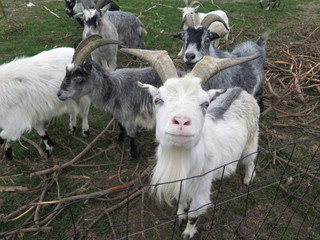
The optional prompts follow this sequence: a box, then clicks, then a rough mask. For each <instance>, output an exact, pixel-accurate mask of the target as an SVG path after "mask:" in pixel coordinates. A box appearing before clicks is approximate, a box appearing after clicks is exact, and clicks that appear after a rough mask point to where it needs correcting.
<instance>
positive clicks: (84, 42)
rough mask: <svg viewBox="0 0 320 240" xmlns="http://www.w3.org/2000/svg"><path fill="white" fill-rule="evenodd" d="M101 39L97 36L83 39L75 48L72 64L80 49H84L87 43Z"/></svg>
mask: <svg viewBox="0 0 320 240" xmlns="http://www.w3.org/2000/svg"><path fill="white" fill-rule="evenodd" d="M101 38H102V37H101V36H100V35H98V34H94V35H91V36H89V37H87V38H85V39H83V40H82V41H81V42H80V43H79V45H78V46H77V48H76V50H75V51H74V54H73V58H72V62H73V60H74V59H75V58H76V57H77V55H78V53H79V52H80V51H81V49H82V48H84V47H85V46H86V45H87V44H88V43H89V42H92V41H94V40H97V39H101Z"/></svg>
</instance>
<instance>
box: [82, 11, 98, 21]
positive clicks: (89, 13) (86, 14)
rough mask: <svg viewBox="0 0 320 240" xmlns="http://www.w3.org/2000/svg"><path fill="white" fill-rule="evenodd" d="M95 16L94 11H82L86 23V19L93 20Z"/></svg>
mask: <svg viewBox="0 0 320 240" xmlns="http://www.w3.org/2000/svg"><path fill="white" fill-rule="evenodd" d="M96 14H97V10H95V9H89V10H88V9H85V10H83V15H84V17H85V20H86V21H88V19H90V18H93V17H94V16H95V15H96Z"/></svg>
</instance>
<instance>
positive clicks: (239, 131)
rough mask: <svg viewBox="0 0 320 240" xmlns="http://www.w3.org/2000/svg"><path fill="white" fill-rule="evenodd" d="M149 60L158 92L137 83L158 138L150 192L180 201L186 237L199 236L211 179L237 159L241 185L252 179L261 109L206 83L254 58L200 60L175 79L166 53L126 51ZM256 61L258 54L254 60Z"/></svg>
mask: <svg viewBox="0 0 320 240" xmlns="http://www.w3.org/2000/svg"><path fill="white" fill-rule="evenodd" d="M123 51H125V52H127V53H131V54H133V55H135V56H137V57H139V58H142V59H145V60H147V61H148V62H149V63H150V64H151V65H152V66H153V67H154V68H155V69H156V71H157V72H158V74H159V75H160V77H161V79H162V81H164V84H163V86H162V87H160V88H157V87H156V86H152V85H150V84H144V83H140V82H139V83H138V84H139V86H140V87H142V88H144V89H146V90H147V91H148V92H149V93H150V95H151V96H152V97H153V101H154V104H155V107H156V139H157V141H158V143H159V145H158V148H157V153H156V165H155V167H154V169H153V172H152V176H151V184H152V185H153V187H152V190H153V192H155V193H156V195H157V197H158V199H159V200H160V201H161V200H162V199H164V200H165V201H166V202H167V203H168V204H169V205H171V204H172V203H173V202H174V201H176V202H178V204H179V207H178V212H177V214H178V216H179V219H180V220H184V219H186V218H188V223H187V226H186V228H185V230H184V232H183V237H184V239H189V238H190V239H191V238H193V237H194V236H195V234H196V233H197V222H198V217H199V216H200V215H201V214H203V213H205V212H206V209H207V208H208V207H209V205H210V204H211V201H210V193H211V183H212V181H213V180H219V179H221V178H222V177H227V176H230V175H231V174H233V173H234V172H235V170H236V168H237V164H238V162H239V161H237V160H241V161H240V162H241V163H243V164H244V165H245V169H246V171H245V177H244V180H243V182H244V184H245V185H248V184H250V183H251V182H252V180H253V178H254V177H255V163H254V162H255V158H256V156H257V148H258V135H259V125H258V122H259V107H258V105H257V102H256V100H255V99H254V97H253V96H252V95H251V94H248V93H247V92H246V91H244V90H243V89H241V88H229V89H228V90H226V89H223V90H221V89H220V90H217V89H210V90H208V91H205V90H203V89H202V87H201V84H204V82H205V81H207V80H208V79H209V78H210V77H212V75H214V74H216V73H217V72H219V71H221V70H222V69H224V68H227V67H230V66H234V65H235V64H239V63H243V62H244V61H248V60H252V59H253V57H243V58H227V59H215V58H211V57H208V56H206V57H204V58H203V60H201V61H200V62H198V63H197V64H196V66H195V67H194V69H193V70H192V72H190V73H188V74H187V75H185V76H184V77H182V78H179V77H178V74H177V72H176V69H175V67H174V65H173V62H172V60H171V59H170V57H169V56H168V55H167V53H166V52H165V51H146V50H140V49H124V50H123ZM255 57H256V56H255Z"/></svg>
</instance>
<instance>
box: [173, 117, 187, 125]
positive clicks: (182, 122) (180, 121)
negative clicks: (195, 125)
mask: <svg viewBox="0 0 320 240" xmlns="http://www.w3.org/2000/svg"><path fill="white" fill-rule="evenodd" d="M172 123H173V124H176V125H179V126H181V127H182V126H190V125H191V119H190V118H188V117H174V118H172Z"/></svg>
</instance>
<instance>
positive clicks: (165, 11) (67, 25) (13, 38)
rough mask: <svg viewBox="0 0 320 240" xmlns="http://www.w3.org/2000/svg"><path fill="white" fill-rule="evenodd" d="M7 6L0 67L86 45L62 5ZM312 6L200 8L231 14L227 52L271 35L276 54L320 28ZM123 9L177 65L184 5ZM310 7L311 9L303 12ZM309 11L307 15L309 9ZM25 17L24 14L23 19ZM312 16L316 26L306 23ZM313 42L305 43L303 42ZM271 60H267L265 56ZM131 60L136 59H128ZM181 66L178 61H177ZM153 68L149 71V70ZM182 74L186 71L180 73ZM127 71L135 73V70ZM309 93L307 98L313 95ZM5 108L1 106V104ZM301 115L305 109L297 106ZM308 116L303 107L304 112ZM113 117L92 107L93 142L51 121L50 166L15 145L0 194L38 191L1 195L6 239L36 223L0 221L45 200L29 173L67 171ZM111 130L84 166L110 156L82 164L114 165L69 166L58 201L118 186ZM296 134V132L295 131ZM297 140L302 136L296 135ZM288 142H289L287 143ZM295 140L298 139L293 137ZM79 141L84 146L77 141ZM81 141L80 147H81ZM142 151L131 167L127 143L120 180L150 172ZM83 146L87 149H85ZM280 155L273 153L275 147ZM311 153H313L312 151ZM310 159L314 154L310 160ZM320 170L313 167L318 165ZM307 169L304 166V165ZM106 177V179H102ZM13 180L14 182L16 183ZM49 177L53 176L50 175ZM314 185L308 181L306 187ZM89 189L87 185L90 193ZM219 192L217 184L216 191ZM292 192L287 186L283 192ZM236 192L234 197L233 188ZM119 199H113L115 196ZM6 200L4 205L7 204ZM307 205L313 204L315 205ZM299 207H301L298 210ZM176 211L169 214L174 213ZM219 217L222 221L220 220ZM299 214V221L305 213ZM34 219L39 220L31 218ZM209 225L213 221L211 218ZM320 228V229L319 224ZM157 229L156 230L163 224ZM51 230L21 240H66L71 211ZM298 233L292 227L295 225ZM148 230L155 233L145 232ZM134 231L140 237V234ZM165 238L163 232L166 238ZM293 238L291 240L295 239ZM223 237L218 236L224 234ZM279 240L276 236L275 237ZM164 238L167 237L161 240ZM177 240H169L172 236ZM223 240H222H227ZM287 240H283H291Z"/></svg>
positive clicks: (149, 139)
mask: <svg viewBox="0 0 320 240" xmlns="http://www.w3.org/2000/svg"><path fill="white" fill-rule="evenodd" d="M2 3H3V5H4V7H5V9H6V13H7V15H8V16H9V18H8V19H5V18H4V17H3V16H2V15H0V64H3V63H5V62H9V61H11V60H12V59H14V58H15V57H19V56H32V55H35V54H37V53H39V52H41V51H43V50H48V49H52V48H54V47H62V46H67V47H73V44H74V43H75V42H76V41H78V40H80V39H81V36H82V28H81V27H80V26H79V25H78V23H76V22H75V21H74V20H72V19H69V18H68V17H67V15H66V14H65V5H64V2H63V1H49V0H47V1H39V0H38V1H36V2H35V3H36V6H35V7H31V8H27V7H25V1H22V0H20V1H18V0H2ZM312 3H313V4H314V5H317V4H318V3H317V1H316V0H299V1H298V0H287V1H282V5H281V7H280V8H279V9H273V10H270V11H265V10H263V9H261V8H260V6H259V3H258V1H256V0H255V1H253V0H251V1H245V0H244V1H226V0H216V1H214V4H213V5H212V4H211V3H210V1H203V6H204V8H202V7H201V8H200V9H199V10H200V11H203V12H208V11H212V10H217V9H222V10H224V11H226V13H227V14H228V16H229V20H230V26H232V27H231V29H232V30H231V37H230V40H232V38H233V40H234V41H233V42H227V43H223V44H222V46H221V47H222V48H223V49H229V50H231V49H232V48H233V47H234V45H235V44H237V43H239V42H241V41H245V40H256V39H257V38H258V36H259V35H260V34H262V33H263V32H265V31H271V36H270V39H269V40H268V44H267V50H270V51H272V50H273V48H277V47H278V46H280V45H281V44H282V43H289V42H291V41H302V40H303V39H301V36H300V35H299V34H298V33H297V32H295V31H294V30H295V28H294V27H295V26H301V24H302V23H303V22H305V21H310V22H316V21H318V22H319V20H320V16H319V14H318V15H316V14H314V13H316V11H317V9H318V11H319V8H312V7H310V6H312ZM119 5H120V6H121V7H122V9H123V10H124V11H130V12H132V13H134V14H135V15H136V16H139V18H140V19H141V20H142V22H143V23H144V24H145V26H146V28H147V31H148V34H147V35H146V36H145V41H146V48H147V49H158V50H162V49H165V50H167V51H168V52H169V54H170V56H171V57H175V56H176V55H177V54H178V52H179V51H180V49H181V42H179V41H177V40H175V39H174V38H173V35H174V34H175V33H177V32H179V31H181V29H179V27H180V25H181V12H180V11H179V10H178V9H177V8H178V7H183V6H184V3H183V1H178V0H175V1H173V0H162V1H161V0H160V1H158V0H157V1H156V0H148V1H138V0H132V1H129V0H121V1H119ZM301 5H305V7H301ZM306 6H309V7H306ZM44 7H47V8H48V9H50V10H51V11H53V12H54V13H56V14H57V15H58V16H59V18H57V17H56V16H54V15H53V14H51V13H50V12H49V11H47V10H46V9H45V8H44ZM19 13H21V14H19ZM310 14H312V16H313V17H312V18H310V17H308V15H310ZM305 37H307V36H305ZM267 57H268V58H269V56H267ZM129 60H131V59H129ZM129 60H128V57H126V56H124V55H123V54H122V53H119V58H118V67H124V66H125V65H126V64H127V63H128V62H129ZM174 60H175V61H176V62H178V64H180V63H181V61H180V62H179V60H178V59H176V58H175V59H174ZM143 65H147V64H145V63H144V64H143ZM182 66H183V65H182ZM128 67H131V65H129V66H128ZM308 93H309V92H308ZM316 94H317V92H315V91H311V90H310V95H312V96H317V95H316ZM0 107H1V103H0ZM299 107H301V106H299ZM301 109H303V106H302V107H301ZM277 116H278V115H277V113H276V112H274V111H272V112H270V113H269V114H268V115H266V116H265V117H264V118H263V119H261V126H262V127H261V132H262V134H261V137H260V143H259V145H260V147H261V148H267V147H268V140H270V139H269V137H270V132H272V131H275V130H274V129H273V128H272V125H273V124H275V123H277V122H278V121H279V119H278V118H277ZM110 119H111V116H110V115H109V114H106V113H102V112H100V111H98V110H97V109H95V108H94V107H91V109H90V113H89V124H90V127H91V135H90V137H89V138H87V139H85V138H83V137H82V136H81V131H80V128H81V123H80V119H79V120H78V128H77V131H76V133H75V137H76V138H75V137H73V136H70V135H69V134H67V130H68V122H69V117H68V116H64V117H60V118H58V119H55V120H53V121H52V122H51V123H50V128H49V135H50V137H51V138H52V140H53V141H54V142H55V143H56V145H55V149H54V152H53V155H52V157H50V158H48V160H45V159H41V158H40V157H39V154H38V151H37V150H36V149H35V148H34V147H33V146H31V145H30V144H28V143H26V142H24V141H23V140H21V143H19V142H15V143H14V144H13V150H14V153H15V159H16V160H17V161H9V160H7V159H4V160H2V162H1V160H0V163H1V164H2V165H1V168H0V177H3V178H0V186H28V187H30V188H34V189H35V190H33V191H32V190H30V191H29V192H28V193H19V192H0V232H4V231H8V230H10V229H13V228H15V227H17V226H19V225H20V224H22V223H23V222H24V221H26V220H27V218H28V217H29V216H30V215H28V214H26V215H25V216H24V217H21V218H20V219H19V220H17V221H13V222H9V223H2V222H1V217H2V214H3V216H6V215H7V214H9V213H11V212H13V211H14V210H16V209H17V208H19V207H20V206H23V205H25V204H27V203H28V202H29V201H31V200H32V199H34V198H36V197H37V196H39V195H40V194H41V190H42V188H39V187H38V188H37V186H38V185H39V184H43V182H44V180H45V176H41V177H33V178H30V173H31V172H34V171H37V170H42V169H46V168H49V167H52V166H53V165H54V164H62V163H64V162H67V161H69V160H71V159H72V158H73V157H74V156H76V155H77V154H79V153H80V152H81V151H82V150H83V149H84V148H85V147H86V146H87V144H89V143H90V142H91V141H92V140H93V139H94V138H95V137H96V136H97V134H98V133H99V132H101V131H102V130H103V129H104V128H105V126H106V125H107V123H108V122H109V121H110ZM111 129H113V130H112V131H110V132H109V134H106V136H103V137H102V138H101V139H100V140H99V141H98V142H97V143H96V144H95V145H94V147H93V148H92V149H91V150H89V151H88V152H87V154H86V155H85V156H84V157H83V158H82V160H83V159H86V158H87V157H90V156H92V155H94V154H97V153H99V152H100V151H103V150H105V149H107V148H108V147H110V146H113V148H112V149H111V150H110V151H108V152H106V153H104V154H100V155H98V156H96V157H94V158H93V159H91V160H90V161H87V162H82V161H81V160H80V161H79V164H96V165H98V164H107V163H108V164H109V165H106V166H101V167H94V166H92V167H75V166H70V167H67V168H65V169H63V170H62V172H61V174H60V176H59V185H60V194H61V197H67V196H70V195H77V194H80V192H79V191H80V189H81V187H83V186H85V187H84V192H85V193H90V192H94V191H98V190H101V189H106V188H108V187H112V186H115V185H118V184H120V183H119V181H118V176H117V173H118V169H119V164H120V161H121V152H122V144H121V143H118V142H117V134H118V127H117V125H116V124H114V125H113V126H112V127H111ZM292 131H294V130H292ZM297 132H298V133H300V132H299V130H297ZM281 134H284V135H285V138H284V140H283V141H282V140H281V139H280V140H279V141H278V142H277V141H275V142H276V143H277V144H278V145H279V143H285V142H286V141H288V139H289V140H290V141H291V140H295V138H293V137H291V135H290V133H288V132H285V131H284V133H281ZM286 134H287V135H288V136H287V135H286ZM24 136H25V137H27V138H28V139H30V140H32V141H34V142H36V143H37V144H39V145H40V146H41V147H42V149H44V146H43V144H41V141H40V139H39V136H38V135H37V133H36V132H35V131H32V132H30V133H25V134H24ZM294 136H296V135H294ZM79 139H80V140H79ZM81 140H82V141H81ZM137 140H138V146H139V148H140V149H141V150H142V151H141V152H142V153H141V155H140V156H139V158H138V159H136V160H134V161H131V162H130V161H127V160H126V157H127V155H128V150H129V143H128V141H127V140H126V141H125V143H124V145H123V147H124V150H125V151H124V155H125V156H124V161H123V163H122V167H121V169H122V170H124V173H123V174H122V175H121V176H122V177H123V178H127V179H129V180H130V179H132V178H134V177H136V175H135V174H136V172H137V171H140V170H143V169H145V168H146V167H147V166H148V165H149V164H152V163H153V155H154V152H155V146H156V143H155V141H154V134H153V133H150V132H147V131H143V132H142V133H140V134H139V136H138V138H137ZM83 141H85V143H84V142H83ZM273 147H275V146H273ZM311 147H313V146H311ZM308 148H309V149H310V146H304V147H302V148H301V149H299V153H301V154H300V155H298V156H297V157H296V158H297V159H299V158H302V157H303V156H304V154H305V151H307V150H306V149H308ZM280 154H281V155H280V156H281V157H283V158H286V159H287V158H288V156H290V150H288V149H285V150H282V151H281V152H280ZM309 155H310V154H309ZM270 158H272V154H267V153H265V155H263V156H260V160H261V161H260V162H259V164H258V165H260V166H264V164H265V163H267V162H268V161H269V160H270ZM318 163H319V162H315V163H314V165H315V166H316V164H318ZM301 166H305V163H302V164H301ZM273 168H275V171H274V172H273V171H270V169H267V170H268V171H267V170H264V172H261V173H258V175H257V179H258V180H260V181H263V180H265V179H268V178H269V179H271V177H270V176H272V175H271V172H272V173H275V174H276V175H277V174H279V173H280V172H281V171H282V170H283V166H273ZM100 175H102V178H101V179H100V178H98V176H100ZM10 176H11V177H10ZM48 177H50V175H48ZM242 177H243V171H241V172H240V173H239V174H237V176H236V177H233V178H231V179H228V180H226V181H224V182H226V187H225V188H224V190H225V192H224V194H232V193H234V192H235V191H238V190H239V189H241V188H243V186H242V185H240V180H239V179H240V178H242ZM309 180H310V178H308V181H309ZM86 183H88V185H85V184H86ZM214 186H215V187H218V184H217V183H215V184H214ZM285 186H287V185H285ZM232 187H235V188H236V189H234V188H232ZM319 189H320V185H319V183H317V182H315V183H314V184H313V188H312V191H313V192H312V194H311V196H316V195H317V194H319ZM275 191H276V189H275V187H272V188H268V189H266V190H263V191H260V192H259V194H254V195H251V196H250V197H249V209H250V210H252V211H254V210H255V211H260V210H261V209H265V208H266V206H269V205H268V204H270V203H272V201H273V199H274V194H275ZM57 192H58V190H57V186H56V184H55V183H54V184H53V185H52V187H51V188H50V189H49V190H48V192H47V194H46V196H45V199H44V201H49V200H53V199H57ZM284 196H285V194H284V193H283V192H280V193H279V198H282V197H284ZM112 197H114V196H112ZM146 199H147V200H145V201H149V202H148V204H145V205H144V207H145V212H146V214H147V215H148V216H147V217H148V219H149V220H150V219H154V218H156V217H162V216H163V215H162V212H161V211H160V210H159V209H158V207H157V206H156V204H155V203H154V202H152V199H151V200H150V198H149V199H148V198H147V194H146ZM1 200H3V203H2V202H1ZM309 200H312V198H311V199H309ZM140 201H141V200H140V199H138V200H136V201H135V202H134V203H130V204H131V205H132V206H137V207H136V208H134V207H133V208H132V209H131V210H130V214H129V218H130V220H132V221H139V220H140V214H141V209H140V207H141V206H140V205H141V204H140ZM116 203H117V201H110V202H108V201H105V202H100V201H89V202H88V203H86V204H84V203H83V202H81V203H79V204H74V205H72V214H73V217H74V219H75V221H77V220H78V219H79V218H80V217H81V216H82V215H83V214H84V213H85V212H87V211H89V210H90V209H93V208H95V207H98V206H112V205H113V204H116ZM295 203H296V202H295ZM244 204H245V200H243V199H242V201H241V204H240V203H239V204H234V205H233V204H230V205H228V208H227V209H222V210H221V211H220V212H219V211H218V212H217V214H218V215H217V216H219V217H218V219H219V220H221V221H222V222H223V221H224V222H227V221H228V220H230V221H232V220H234V219H233V214H235V215H241V214H242V213H243V210H244ZM54 207H55V205H51V206H48V207H46V208H42V209H41V211H40V216H44V215H45V214H47V213H49V212H50V211H52V210H53V208H54ZM162 211H164V212H166V213H167V214H168V215H169V214H172V212H173V211H174V210H173V209H171V208H168V207H166V206H162ZM170 211H171V212H170ZM303 211H306V209H305V208H304V207H301V212H302V213H303ZM21 213H22V212H19V213H18V214H17V215H15V216H14V217H16V216H18V215H19V214H21ZM219 214H220V215H219ZM299 214H300V213H299ZM125 216H126V209H125V207H123V208H120V209H117V210H116V211H114V212H112V213H111V218H112V220H113V223H114V224H119V223H123V222H125V221H126V218H125ZM31 219H33V217H31ZM208 219H209V220H210V215H209V217H208ZM317 223H319V222H317ZM157 224H158V223H157ZM109 225H110V223H109V220H108V218H107V217H106V216H104V217H103V218H102V219H101V220H100V221H99V222H97V223H96V224H95V225H94V227H96V228H103V227H105V226H109ZM49 226H51V227H53V229H52V231H51V232H49V233H39V234H37V235H33V233H28V234H24V236H23V239H62V238H63V237H66V236H68V235H69V234H71V233H72V231H73V230H72V218H71V214H70V210H69V208H66V209H64V210H63V211H62V212H61V213H60V214H59V215H58V216H57V217H56V218H55V219H54V220H53V221H52V222H51V223H50V224H49ZM266 226H267V228H268V229H270V228H271V227H272V223H267V224H266ZM293 226H294V225H293ZM293 226H291V225H290V228H289V229H288V230H287V233H288V232H289V235H288V236H286V238H287V239H290V237H292V236H295V233H296V231H293V229H292V228H294V227H293ZM145 227H151V226H147V224H146V226H145ZM132 228H135V229H138V230H139V227H138V226H134V227H132ZM171 230H172V225H171V224H169V226H165V227H164V230H163V229H162V228H161V229H160V233H159V231H157V230H153V231H151V232H150V233H147V234H148V235H147V236H148V237H149V238H148V239H157V238H163V239H166V238H167V237H168V235H167V233H169V234H170V232H171ZM283 230H284V229H282V226H281V229H279V230H278V231H277V232H276V233H275V234H274V235H273V237H277V236H281V234H282V231H283ZM161 231H163V232H161ZM116 232H117V234H118V236H122V234H123V233H124V232H125V230H124V229H123V228H118V229H116ZM290 232H292V236H291V235H290ZM95 234H96V235H97V236H100V237H106V236H110V238H111V237H112V233H111V231H110V230H109V229H108V230H107V231H97V232H95ZM180 234H181V231H177V233H176V235H175V237H177V238H178V236H179V235H180ZM219 234H220V233H219ZM277 234H278V235H277ZM302 234H303V235H301V236H307V233H302ZM312 234H313V235H312V236H311V235H310V239H311V238H313V239H320V234H319V231H318V232H315V233H312ZM159 236H161V237H159ZM170 237H171V236H170ZM221 237H222V236H221ZM286 238H284V239H286Z"/></svg>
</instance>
